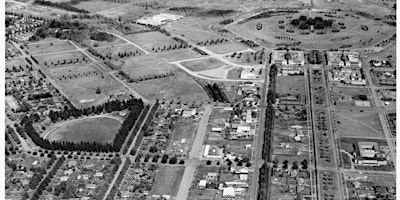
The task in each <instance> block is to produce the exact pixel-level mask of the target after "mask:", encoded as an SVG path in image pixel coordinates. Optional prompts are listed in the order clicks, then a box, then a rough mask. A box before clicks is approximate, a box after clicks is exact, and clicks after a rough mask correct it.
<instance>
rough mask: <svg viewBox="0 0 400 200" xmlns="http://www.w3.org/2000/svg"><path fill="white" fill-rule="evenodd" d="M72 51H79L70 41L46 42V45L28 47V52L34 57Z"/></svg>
mask: <svg viewBox="0 0 400 200" xmlns="http://www.w3.org/2000/svg"><path fill="white" fill-rule="evenodd" d="M71 50H77V49H76V48H75V46H74V45H72V44H71V43H70V42H69V41H55V42H46V43H39V44H30V45H28V51H29V53H30V54H32V55H37V54H46V53H55V52H60V51H71Z"/></svg>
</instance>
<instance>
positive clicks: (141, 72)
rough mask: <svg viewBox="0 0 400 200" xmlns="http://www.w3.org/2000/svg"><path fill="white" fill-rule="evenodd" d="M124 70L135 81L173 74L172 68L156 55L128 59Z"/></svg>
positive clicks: (123, 66) (123, 67)
mask: <svg viewBox="0 0 400 200" xmlns="http://www.w3.org/2000/svg"><path fill="white" fill-rule="evenodd" d="M122 70H123V71H124V72H125V73H127V74H128V75H129V76H130V77H131V78H132V79H135V78H140V77H142V78H144V77H147V76H153V75H160V74H166V73H169V72H171V71H172V68H171V67H170V66H169V65H168V64H166V63H165V62H162V61H159V60H158V59H157V57H156V55H144V56H139V57H133V58H129V59H126V60H125V61H124V64H123V65H122Z"/></svg>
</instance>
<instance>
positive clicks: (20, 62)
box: [5, 58, 30, 69]
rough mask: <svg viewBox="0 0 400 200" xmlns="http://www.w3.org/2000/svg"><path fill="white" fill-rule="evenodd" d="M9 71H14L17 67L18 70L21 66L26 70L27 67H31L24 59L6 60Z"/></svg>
mask: <svg viewBox="0 0 400 200" xmlns="http://www.w3.org/2000/svg"><path fill="white" fill-rule="evenodd" d="M5 64H6V68H7V69H13V67H16V68H17V69H18V68H19V67H20V66H21V67H22V68H26V66H30V64H29V63H28V62H26V60H25V59H24V58H16V59H13V60H6V61H5Z"/></svg>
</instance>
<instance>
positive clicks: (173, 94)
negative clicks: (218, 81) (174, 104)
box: [131, 71, 208, 102]
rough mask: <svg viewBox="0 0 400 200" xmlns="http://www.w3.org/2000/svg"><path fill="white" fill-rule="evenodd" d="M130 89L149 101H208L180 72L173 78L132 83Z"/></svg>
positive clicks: (193, 81)
mask: <svg viewBox="0 0 400 200" xmlns="http://www.w3.org/2000/svg"><path fill="white" fill-rule="evenodd" d="M131 87H132V88H133V89H134V90H135V91H138V92H139V93H140V94H142V95H144V96H145V97H147V98H149V99H168V100H177V99H180V100H183V101H190V102H193V101H195V102H201V101H206V100H208V96H207V94H206V93H205V92H204V90H203V89H202V88H201V86H200V85H199V84H198V83H197V82H196V81H195V80H194V79H193V78H191V77H189V76H188V75H186V74H185V73H183V72H181V71H177V72H175V76H170V77H166V78H159V79H152V80H146V81H141V82H139V83H133V84H131Z"/></svg>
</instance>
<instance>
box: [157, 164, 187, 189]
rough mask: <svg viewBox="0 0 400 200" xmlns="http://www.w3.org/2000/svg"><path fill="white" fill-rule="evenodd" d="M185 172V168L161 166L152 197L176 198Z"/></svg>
mask: <svg viewBox="0 0 400 200" xmlns="http://www.w3.org/2000/svg"><path fill="white" fill-rule="evenodd" d="M184 171H185V167H183V166H174V167H173V166H161V167H160V169H159V170H158V172H157V174H156V177H155V182H154V185H153V187H152V188H151V191H150V193H151V194H152V195H171V196H172V197H174V196H176V194H177V193H178V189H179V185H180V182H181V179H182V175H183V172H184Z"/></svg>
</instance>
